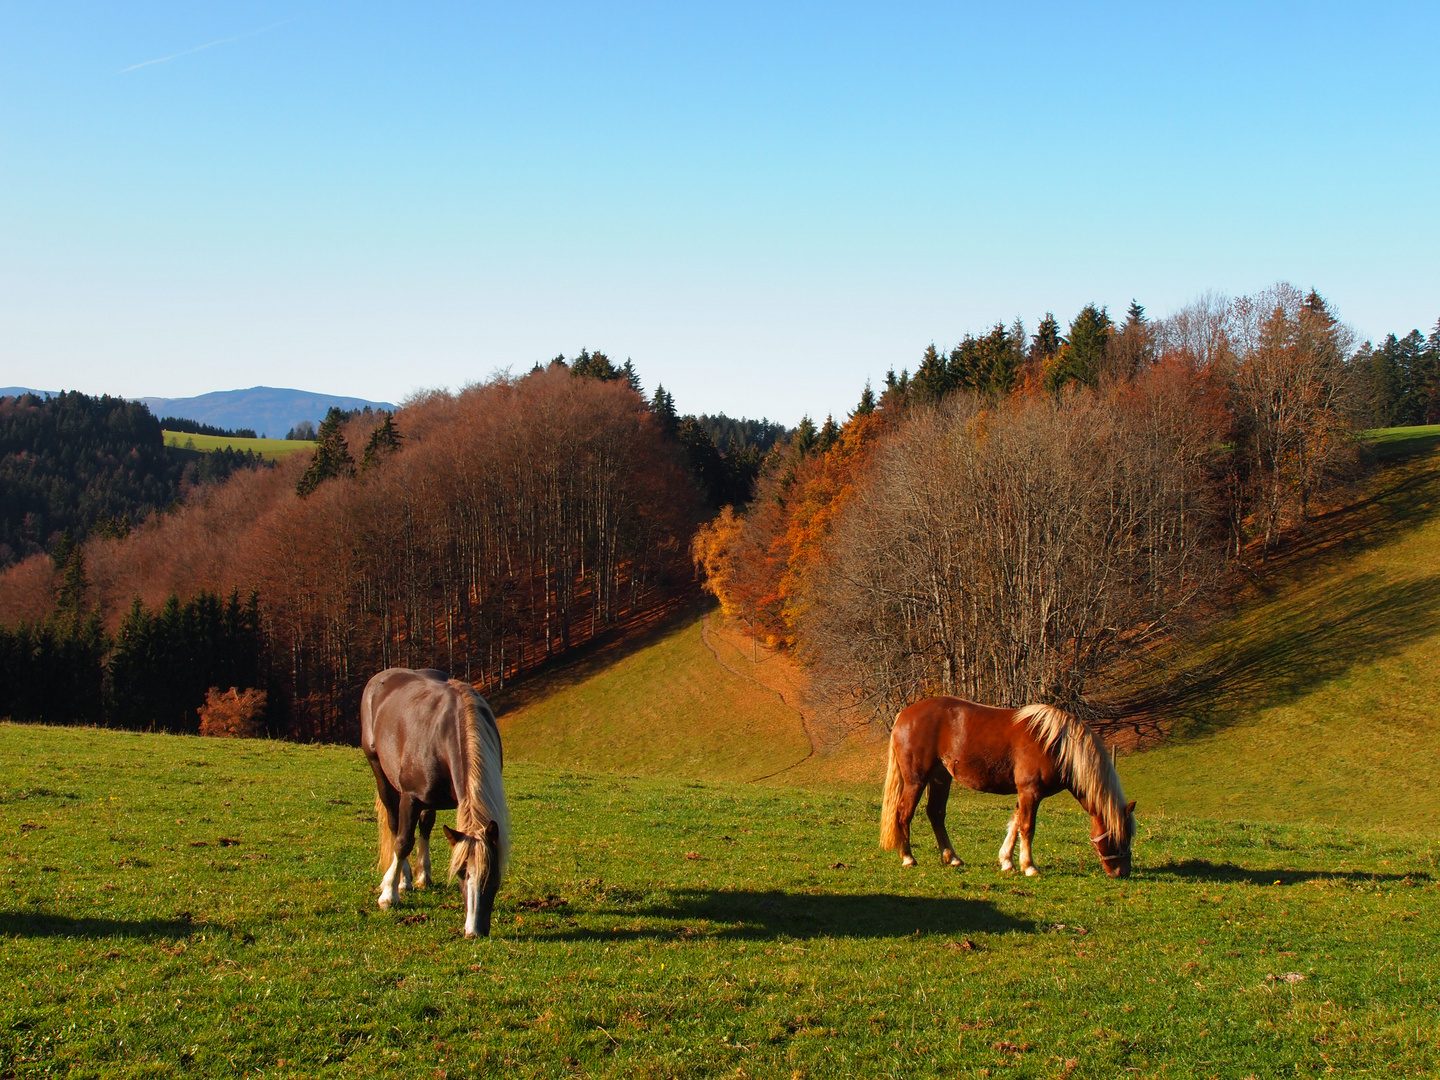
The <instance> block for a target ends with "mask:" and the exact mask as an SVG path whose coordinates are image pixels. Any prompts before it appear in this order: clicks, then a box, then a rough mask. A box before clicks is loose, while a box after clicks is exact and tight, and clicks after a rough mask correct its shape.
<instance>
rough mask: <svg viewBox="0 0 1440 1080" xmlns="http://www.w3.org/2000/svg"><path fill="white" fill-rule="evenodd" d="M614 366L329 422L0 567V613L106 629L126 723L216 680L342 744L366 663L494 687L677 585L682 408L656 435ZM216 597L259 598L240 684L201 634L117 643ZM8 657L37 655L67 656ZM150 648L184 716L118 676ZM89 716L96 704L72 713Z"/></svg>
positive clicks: (686, 512) (694, 506)
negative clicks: (265, 465)
mask: <svg viewBox="0 0 1440 1080" xmlns="http://www.w3.org/2000/svg"><path fill="white" fill-rule="evenodd" d="M629 371H630V373H629V374H627V372H626V368H625V367H624V366H617V365H613V364H610V362H609V361H608V358H605V357H604V354H600V353H589V352H586V353H585V354H583V355H582V357H580V358H577V359H576V360H575V361H565V360H564V359H563V358H557V361H556V362H552V363H550V364H548V365H543V366H538V367H537V369H536V370H534V371H532V372H530V373H528V374H527V375H525V376H523V377H519V378H511V377H502V378H497V379H494V380H492V381H490V382H487V383H485V384H481V385H476V386H472V387H468V388H466V389H464V390H462V391H461V392H459V393H457V394H449V393H432V394H429V395H424V396H422V397H421V398H419V399H417V400H415V401H413V402H411V403H409V404H408V405H407V406H406V407H405V408H404V409H402V410H401V411H399V412H398V413H395V414H389V413H384V412H382V413H368V414H364V413H362V414H360V415H352V416H349V417H347V416H345V414H343V413H340V412H338V411H337V412H333V413H331V414H330V415H329V416H327V417H326V419H325V421H324V422H323V423H322V424H321V426H320V429H319V430H318V431H317V433H316V434H317V445H316V449H315V451H314V453H313V454H297V455H293V456H292V457H290V458H288V459H286V460H285V461H283V462H280V463H279V464H277V465H276V467H275V468H273V469H266V470H261V471H255V472H245V473H237V474H235V475H233V476H232V477H231V478H230V479H229V480H228V481H227V482H225V483H223V484H217V485H213V486H211V487H208V488H204V489H198V490H196V491H195V492H194V493H192V495H191V497H190V498H188V499H185V500H183V501H182V502H181V503H179V504H178V505H176V506H174V507H173V508H172V509H171V510H170V511H169V512H167V513H165V514H161V515H155V516H153V517H152V518H150V519H148V520H147V521H146V523H145V524H144V525H143V526H142V527H137V528H133V529H132V530H131V531H130V532H129V534H128V535H125V536H120V535H114V536H107V537H99V536H91V537H90V538H89V539H87V540H86V541H85V542H84V543H83V545H75V546H74V547H73V548H71V549H67V551H61V552H60V554H61V555H62V556H63V557H64V558H63V560H62V561H61V562H56V561H55V560H52V559H50V558H46V557H44V556H39V557H36V558H32V559H30V560H26V561H25V562H22V563H20V564H18V565H16V566H13V567H11V568H10V570H8V571H6V572H5V573H4V574H0V613H3V615H0V618H3V621H4V622H5V623H7V624H8V625H11V626H15V625H16V622H17V620H18V619H20V618H24V619H25V620H26V628H23V629H22V630H16V631H13V632H12V633H21V632H23V633H25V634H27V635H29V638H28V639H27V640H29V639H33V638H34V636H35V634H36V633H37V632H41V633H48V634H51V635H52V636H54V637H55V639H56V641H57V642H59V641H60V640H61V639H62V638H63V639H64V641H65V642H67V643H68V642H69V641H71V640H76V639H77V638H76V634H70V635H69V636H68V637H67V636H66V635H65V633H62V632H61V631H60V630H58V629H56V628H57V627H58V626H60V625H62V624H63V625H65V626H78V627H81V628H83V627H86V626H89V625H90V623H89V622H88V621H87V620H89V619H90V618H91V617H92V616H94V617H95V618H96V619H98V625H99V626H100V627H101V629H102V631H103V632H105V633H108V635H109V637H108V638H106V639H105V640H103V641H102V645H103V646H104V648H103V649H102V651H103V652H104V653H105V659H104V660H103V662H102V664H101V669H102V676H101V678H102V681H103V682H104V685H105V687H106V689H105V691H104V694H103V695H102V698H103V700H104V702H105V705H104V708H103V716H104V718H105V722H115V723H120V724H124V725H132V724H136V723H140V722H141V718H142V717H144V716H150V717H152V720H151V721H150V722H151V723H153V724H156V725H158V726H164V727H167V728H177V727H178V725H179V724H180V723H181V718H182V717H183V718H184V722H185V723H187V724H188V723H190V722H191V720H192V719H193V717H194V709H195V708H196V707H198V706H199V705H200V704H203V700H204V695H205V691H206V690H207V689H208V688H209V687H211V686H214V687H218V688H219V689H220V690H222V691H224V690H226V689H227V688H228V685H234V686H236V687H237V688H238V689H240V690H244V689H246V688H247V687H253V688H258V689H263V690H265V691H266V699H267V707H266V717H265V722H266V726H267V728H268V730H270V731H271V732H272V733H276V734H283V735H286V736H289V737H294V738H301V739H329V740H346V739H353V738H354V737H355V736H356V724H357V717H358V702H359V693H360V690H361V689H362V688H363V686H364V683H365V681H366V680H367V679H368V678H369V676H370V675H371V674H373V673H374V672H375V671H377V670H380V669H382V668H384V667H387V666H392V665H403V666H410V667H427V666H433V667H440V668H443V669H446V670H449V671H451V672H452V673H453V674H454V675H455V676H457V677H460V678H465V679H468V680H470V681H471V682H473V683H475V684H476V685H478V686H481V687H482V688H487V689H494V688H499V687H503V686H506V685H508V684H510V683H511V682H513V681H514V680H515V679H517V678H521V677H523V676H524V675H526V674H527V673H529V672H532V671H534V670H535V669H536V668H537V667H539V666H541V665H543V664H545V663H546V662H547V661H549V660H550V659H553V658H555V657H557V656H560V655H562V654H564V653H565V652H566V651H568V650H571V649H574V648H576V647H578V646H580V645H583V644H585V643H586V642H589V641H592V640H594V639H595V638H596V637H598V636H600V635H602V634H604V633H606V632H607V631H609V630H610V629H612V628H614V627H617V626H619V625H621V624H624V623H627V622H629V621H632V620H637V619H640V620H643V619H647V618H650V617H653V616H654V614H656V613H657V612H660V611H663V610H665V609H666V607H667V606H668V605H669V604H671V603H673V602H675V600H676V599H677V597H682V596H684V595H687V594H688V593H690V592H691V591H693V589H694V579H693V574H692V572H691V569H690V566H689V558H688V553H687V552H688V542H689V538H690V536H691V534H692V532H693V529H694V528H695V526H696V524H697V522H698V521H700V520H702V519H703V517H705V516H706V509H705V496H704V491H703V488H702V485H701V483H700V482H699V480H698V479H697V477H696V475H695V474H694V473H693V472H692V471H691V468H690V459H689V457H688V456H687V453H686V451H685V449H684V448H683V447H682V445H681V444H680V443H679V442H678V441H677V438H676V434H675V432H676V431H677V430H678V426H679V422H682V421H683V418H676V419H677V425H676V428H675V429H674V430H672V429H671V428H670V427H669V425H668V423H667V422H666V419H665V418H662V417H658V416H656V415H655V413H654V412H653V411H652V409H651V407H650V403H649V402H648V401H647V400H646V399H645V398H644V397H643V396H642V395H641V394H640V392H639V390H638V386H637V384H638V379H634V378H633V367H631V368H630V369H629ZM77 553H78V554H77ZM227 594H229V595H236V596H250V595H253V596H254V597H255V600H254V601H253V608H249V609H246V610H247V611H252V612H253V616H254V625H255V626H256V627H257V634H258V640H259V642H260V644H259V646H258V660H256V662H255V664H254V666H253V668H249V667H247V668H246V671H247V672H249V674H245V673H242V672H227V673H219V672H217V671H215V670H214V668H213V665H212V663H211V659H210V658H212V656H213V653H212V652H211V651H210V650H209V649H208V646H207V647H197V651H195V652H194V653H192V654H191V655H190V656H189V658H188V659H187V658H185V657H181V656H179V655H178V654H176V653H174V652H173V650H172V651H168V652H167V651H166V650H165V649H159V648H158V647H157V648H156V649H152V650H150V651H149V652H146V651H145V650H143V649H142V650H140V651H139V653H136V648H132V647H131V645H130V644H127V643H132V642H140V641H149V640H152V638H154V635H153V634H152V635H151V637H146V636H145V634H144V633H142V628H141V621H143V620H142V616H146V615H151V614H155V613H158V615H155V617H157V618H162V621H164V620H166V619H168V620H169V622H165V623H164V625H167V626H168V625H170V623H171V622H174V620H175V619H176V618H179V617H180V616H183V615H184V613H185V611H187V610H188V608H187V605H190V604H195V603H200V602H201V598H203V597H213V596H216V595H227ZM172 596H173V597H175V598H176V599H175V600H174V604H178V605H179V607H178V609H176V608H175V607H174V604H172V603H171V601H170V598H171V597H172ZM137 598H138V599H137ZM208 602H209V601H206V603H208ZM137 605H138V606H137ZM62 606H63V607H64V609H65V614H62V613H61V608H62ZM177 610H178V613H179V615H177V614H176V612H177ZM207 610H208V609H207ZM166 612H169V613H170V614H169V615H166ZM67 619H68V620H69V621H68V622H67V621H66V620H67ZM182 621H183V620H182ZM146 625H148V624H146ZM246 625H247V626H248V625H250V624H249V623H247V624H246ZM37 627H38V628H39V629H38V630H37ZM77 633H78V631H77ZM80 636H81V637H83V634H81V635H80ZM85 640H87V641H89V640H93V639H90V638H87V639H85ZM155 640H159V639H155ZM167 640H168V639H167ZM199 640H200V641H201V642H202V644H203V642H205V641H209V640H210V638H208V637H206V636H205V635H203V634H202V635H200V638H199ZM66 647H67V648H68V647H69V646H68V644H67V645H66ZM27 648H29V649H30V650H31V654H33V655H34V656H35V657H37V659H36V660H35V662H36V663H39V662H40V659H38V658H40V657H41V656H42V654H43V657H48V658H51V659H53V658H54V657H56V656H62V655H64V656H68V655H70V654H69V653H64V651H63V649H60V650H59V651H57V649H59V646H58V645H57V647H56V648H49V649H48V651H47V649H46V648H37V647H36V646H35V645H34V643H33V640H32V641H30V644H29V645H28V646H27ZM137 648H138V647H137ZM147 648H148V646H147ZM22 651H23V650H22ZM152 653H153V654H154V655H157V656H159V655H164V656H166V657H169V658H170V659H171V660H173V661H174V663H175V664H176V668H175V671H176V672H177V677H176V679H175V680H174V681H176V682H183V684H184V687H185V689H184V691H183V695H182V696H184V698H185V706H184V708H183V709H182V708H181V707H180V706H179V705H177V704H176V702H177V701H178V700H179V699H178V698H176V699H174V700H171V699H166V700H165V701H161V700H159V699H158V698H154V697H153V695H151V696H150V697H147V696H146V694H147V693H148V691H147V690H146V686H147V685H148V683H147V681H146V680H145V679H139V680H135V679H129V678H128V677H126V676H124V674H123V672H125V671H129V670H132V669H134V664H132V663H131V661H130V660H129V659H127V658H128V657H130V656H131V655H147V656H148V655H152ZM246 655H249V654H248V653H247V654H246ZM72 659H73V658H72ZM46 662H49V660H47V661H46ZM57 662H58V661H57ZM74 662H77V663H78V662H80V661H79V660H75V661H74ZM85 663H87V664H89V666H88V667H87V668H86V669H85V670H86V672H88V673H89V674H87V675H86V678H88V679H89V680H90V683H89V684H93V682H94V678H93V673H94V671H95V670H96V669H95V667H94V663H93V662H91V661H89V660H87V661H85ZM247 663H248V662H247ZM116 664H119V665H120V666H119V667H114V665H116ZM127 665H129V666H127ZM182 672H184V673H185V674H183V677H182V675H181V674H180V673H182ZM226 679H230V680H239V681H231V682H230V683H228V684H227V683H226V682H225V680H226ZM247 680H248V681H247ZM202 682H204V683H206V685H205V686H202V685H200V684H201V683H202ZM89 684H87V685H89ZM177 693H179V691H177ZM192 699H196V700H193V701H192ZM55 708H57V709H60V708H61V706H58V705H57V706H56V707H55ZM69 708H70V709H71V711H74V706H73V705H71V706H69ZM46 715H47V717H48V716H49V715H50V714H46ZM85 716H88V717H89V718H90V719H93V718H94V716H95V713H94V712H93V711H92V712H91V713H89V714H84V713H82V712H75V717H77V718H80V717H85Z"/></svg>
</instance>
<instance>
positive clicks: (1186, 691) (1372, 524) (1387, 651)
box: [1101, 458, 1440, 742]
mask: <svg viewBox="0 0 1440 1080" xmlns="http://www.w3.org/2000/svg"><path fill="white" fill-rule="evenodd" d="M1372 491H1373V494H1371V495H1370V496H1368V497H1366V498H1364V499H1360V500H1358V501H1356V502H1353V503H1351V504H1349V505H1347V506H1344V507H1340V508H1339V509H1336V510H1333V511H1330V512H1329V513H1326V514H1323V515H1319V516H1317V517H1315V518H1314V519H1312V520H1311V521H1310V522H1309V523H1308V524H1307V526H1306V529H1305V531H1304V532H1303V533H1302V534H1300V535H1298V536H1294V537H1291V538H1290V539H1288V540H1287V541H1286V543H1285V544H1284V545H1283V547H1282V548H1281V549H1280V550H1279V551H1277V552H1276V553H1275V554H1274V555H1272V556H1271V558H1270V560H1269V561H1268V562H1267V563H1266V564H1265V566H1264V569H1263V574H1262V575H1258V576H1257V577H1256V578H1255V580H1254V582H1253V584H1254V586H1255V588H1256V589H1258V590H1259V592H1260V593H1263V594H1264V596H1265V599H1258V598H1257V599H1253V600H1252V601H1250V602H1249V603H1248V604H1247V605H1246V607H1248V608H1249V612H1250V615H1251V621H1250V623H1249V624H1248V625H1247V624H1244V623H1241V622H1237V621H1236V620H1234V619H1227V620H1225V621H1223V622H1222V623H1220V624H1219V625H1217V626H1216V627H1215V628H1214V629H1213V630H1212V631H1211V632H1210V633H1208V634H1206V635H1204V636H1202V637H1201V638H1200V639H1199V640H1198V641H1197V642H1196V643H1195V647H1194V648H1193V649H1192V650H1191V652H1190V654H1189V656H1187V655H1185V654H1183V653H1178V654H1176V655H1175V656H1174V660H1175V666H1174V667H1173V668H1172V669H1171V671H1170V673H1169V674H1168V675H1166V676H1164V677H1163V681H1161V682H1159V683H1158V684H1152V685H1151V686H1150V687H1148V688H1140V689H1137V690H1136V691H1135V692H1133V693H1132V694H1130V695H1128V696H1126V697H1124V698H1121V699H1118V700H1115V701H1114V702H1113V705H1112V706H1111V707H1110V708H1111V709H1112V710H1113V715H1114V716H1115V717H1116V719H1113V720H1108V721H1102V723H1101V726H1102V727H1103V728H1105V729H1106V730H1107V732H1113V733H1115V734H1119V733H1121V732H1125V731H1126V730H1127V729H1133V732H1134V735H1135V736H1136V738H1138V739H1139V740H1140V741H1141V742H1145V741H1148V740H1150V739H1153V738H1155V737H1156V736H1157V735H1161V734H1167V735H1179V736H1184V735H1187V734H1189V735H1198V734H1205V733H1207V732H1209V731H1212V730H1217V729H1220V728H1223V727H1225V726H1227V725H1228V724H1230V723H1232V722H1234V721H1236V720H1238V719H1240V718H1242V717H1245V716H1249V715H1253V714H1254V713H1255V712H1256V711H1257V710H1260V709H1264V708H1267V707H1270V706H1274V705H1279V704H1284V703H1285V702H1287V701H1291V700H1293V699H1295V698H1296V697H1298V696H1300V695H1302V694H1304V693H1306V692H1307V691H1309V690H1311V689H1313V688H1315V687H1317V686H1319V685H1322V684H1324V683H1326V682H1329V681H1330V680H1332V679H1334V678H1336V677H1337V676H1340V675H1343V674H1344V673H1345V672H1347V671H1348V670H1349V669H1350V668H1351V667H1353V666H1355V665H1356V664H1361V663H1369V662H1373V661H1375V660H1379V659H1383V658H1385V657H1388V656H1392V655H1394V654H1396V653H1398V652H1400V651H1402V650H1403V649H1406V648H1408V647H1409V646H1410V645H1411V644H1413V643H1414V642H1416V641H1418V640H1421V639H1423V638H1426V637H1429V636H1430V635H1432V634H1434V633H1436V632H1437V631H1440V574H1429V575H1427V576H1424V577H1420V578H1410V579H1409V580H1401V581H1395V580H1393V579H1392V578H1391V577H1390V576H1389V575H1387V574H1383V573H1370V574H1348V575H1347V574H1345V573H1344V572H1343V563H1342V564H1340V569H1341V571H1342V572H1340V573H1337V574H1334V575H1333V579H1332V581H1331V585H1330V587H1329V588H1328V589H1327V590H1325V591H1324V592H1323V594H1320V595H1318V596H1311V595H1309V594H1306V593H1297V592H1294V591H1292V590H1293V588H1294V587H1295V586H1297V585H1300V584H1303V583H1304V582H1306V581H1313V580H1315V579H1316V577H1317V575H1318V574H1321V573H1324V570H1323V569H1322V567H1323V566H1325V565H1326V564H1327V563H1333V562H1334V561H1335V560H1344V559H1348V558H1350V557H1353V556H1354V555H1356V554H1358V553H1360V552H1363V551H1367V550H1372V549H1374V548H1377V547H1380V546H1382V545H1384V544H1387V543H1390V542H1392V541H1394V540H1396V539H1398V538H1399V537H1401V536H1403V535H1404V534H1406V533H1409V532H1412V531H1413V530H1415V529H1417V528H1420V527H1422V526H1424V525H1426V524H1428V523H1430V522H1432V521H1433V520H1435V519H1436V518H1437V517H1440V461H1437V460H1436V459H1435V458H1427V459H1426V460H1423V461H1415V462H1412V463H1409V464H1406V465H1403V466H1400V467H1396V468H1395V469H1394V471H1393V473H1388V472H1387V473H1382V474H1381V476H1380V477H1379V478H1378V479H1377V480H1376V481H1375V482H1374V486H1373V487H1372ZM1257 605H1258V607H1257ZM1260 608H1263V611H1261V610H1259V609H1260ZM1257 614H1259V615H1263V617H1256V616H1257ZM1216 642H1219V643H1221V644H1223V646H1224V649H1223V654H1222V656H1221V657H1220V659H1218V660H1216V661H1214V662H1206V661H1204V660H1201V659H1199V658H1198V657H1197V654H1200V655H1209V654H1210V653H1211V650H1212V649H1213V647H1214V644H1215V643H1216ZM1207 643H1208V645H1207Z"/></svg>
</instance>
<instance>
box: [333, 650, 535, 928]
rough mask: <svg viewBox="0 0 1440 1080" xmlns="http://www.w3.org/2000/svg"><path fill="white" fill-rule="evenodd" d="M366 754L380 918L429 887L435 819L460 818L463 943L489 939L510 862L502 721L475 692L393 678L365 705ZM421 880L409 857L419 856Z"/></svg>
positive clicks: (456, 842) (440, 680)
mask: <svg viewBox="0 0 1440 1080" xmlns="http://www.w3.org/2000/svg"><path fill="white" fill-rule="evenodd" d="M360 746H361V748H362V749H363V750H364V751H365V757H366V759H367V760H368V761H369V762H370V768H371V769H372V770H373V771H374V773H375V821H376V826H377V829H378V831H379V846H380V860H379V869H380V871H381V873H383V874H384V875H385V876H384V878H383V880H382V881H381V883H380V900H379V904H380V908H381V909H382V910H388V909H389V908H390V907H391V906H392V905H395V904H398V903H399V902H400V894H401V893H403V892H406V891H408V890H410V889H411V888H412V887H415V886H419V887H420V888H426V887H428V886H429V885H430V884H431V879H430V830H431V829H432V828H434V826H435V811H437V810H452V809H453V810H454V811H455V828H453V829H451V828H450V827H449V826H444V829H445V837H446V839H447V840H449V841H450V845H451V847H450V880H451V881H454V880H455V879H456V878H457V877H458V878H459V879H460V882H461V891H462V892H463V893H464V895H465V936H466V937H467V938H468V937H475V936H476V935H477V934H479V935H481V936H486V937H488V936H489V934H490V917H491V914H492V912H493V911H494V908H495V894H496V892H497V891H498V890H499V888H500V878H501V875H502V874H503V873H504V871H505V864H506V862H507V860H508V859H509V857H510V811H509V808H508V806H507V805H506V802H505V785H504V783H503V782H502V781H501V777H500V770H501V766H502V765H503V756H502V751H501V747H500V730H499V728H497V727H496V726H495V713H494V712H493V711H491V709H490V706H489V705H488V704H487V703H486V701H485V699H484V698H482V697H481V696H480V695H479V694H477V693H476V692H475V688H474V687H473V686H471V685H470V684H469V683H466V682H461V681H460V680H459V679H451V678H449V677H448V676H447V675H446V674H445V672H443V671H436V670H434V669H431V668H425V669H421V670H418V671H414V670H411V669H409V668H387V669H386V670H385V671H382V672H380V674H378V675H376V676H375V677H374V678H372V679H371V680H370V681H369V682H368V683H366V684H365V692H364V694H363V695H362V696H361V698H360ZM417 825H418V826H419V831H420V836H419V842H418V852H417V856H418V857H417V860H416V861H417V864H418V867H419V873H418V874H416V875H414V877H413V880H412V876H411V871H410V862H409V857H410V852H411V849H412V847H414V846H416V837H415V831H416V826H417Z"/></svg>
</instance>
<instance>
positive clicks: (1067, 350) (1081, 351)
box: [1046, 304, 1113, 390]
mask: <svg viewBox="0 0 1440 1080" xmlns="http://www.w3.org/2000/svg"><path fill="white" fill-rule="evenodd" d="M1112 329H1113V324H1112V323H1111V322H1110V316H1109V315H1108V314H1107V313H1106V311H1105V309H1104V308H1103V307H1096V306H1095V305H1094V304H1086V305H1085V306H1084V307H1083V308H1081V309H1080V314H1078V315H1076V316H1075V319H1074V321H1073V322H1071V324H1070V333H1069V335H1068V336H1067V337H1066V339H1065V346H1064V348H1063V349H1062V350H1061V352H1060V356H1059V362H1058V363H1056V364H1055V366H1054V367H1052V368H1051V369H1050V373H1049V376H1048V378H1047V379H1046V384H1047V385H1048V386H1049V388H1050V389H1051V390H1059V389H1060V388H1061V387H1062V386H1064V385H1065V384H1066V383H1067V382H1070V381H1071V380H1072V379H1073V380H1074V381H1076V382H1079V383H1082V384H1084V385H1085V386H1094V385H1095V384H1096V383H1097V382H1098V381H1099V379H1100V372H1101V370H1102V369H1103V367H1104V364H1105V346H1106V345H1107V344H1108V343H1109V340H1110V335H1111V332H1112Z"/></svg>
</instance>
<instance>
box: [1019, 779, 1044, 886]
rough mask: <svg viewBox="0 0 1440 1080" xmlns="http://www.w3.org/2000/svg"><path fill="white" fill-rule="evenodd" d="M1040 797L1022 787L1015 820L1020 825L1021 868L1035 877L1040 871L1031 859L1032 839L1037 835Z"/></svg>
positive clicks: (1026, 873)
mask: <svg viewBox="0 0 1440 1080" xmlns="http://www.w3.org/2000/svg"><path fill="white" fill-rule="evenodd" d="M1040 798H1041V797H1040V796H1039V795H1038V794H1037V793H1035V792H1033V791H1025V790H1023V789H1022V790H1021V792H1020V805H1019V806H1017V807H1016V809H1015V821H1016V824H1017V825H1019V829H1017V830H1016V831H1017V833H1018V834H1019V838H1020V869H1021V870H1023V871H1025V876H1026V877H1035V876H1036V875H1038V874H1039V873H1040V871H1039V870H1037V869H1035V864H1034V863H1033V862H1032V861H1031V859H1030V841H1031V840H1032V839H1034V837H1035V811H1037V810H1039V809H1040Z"/></svg>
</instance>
